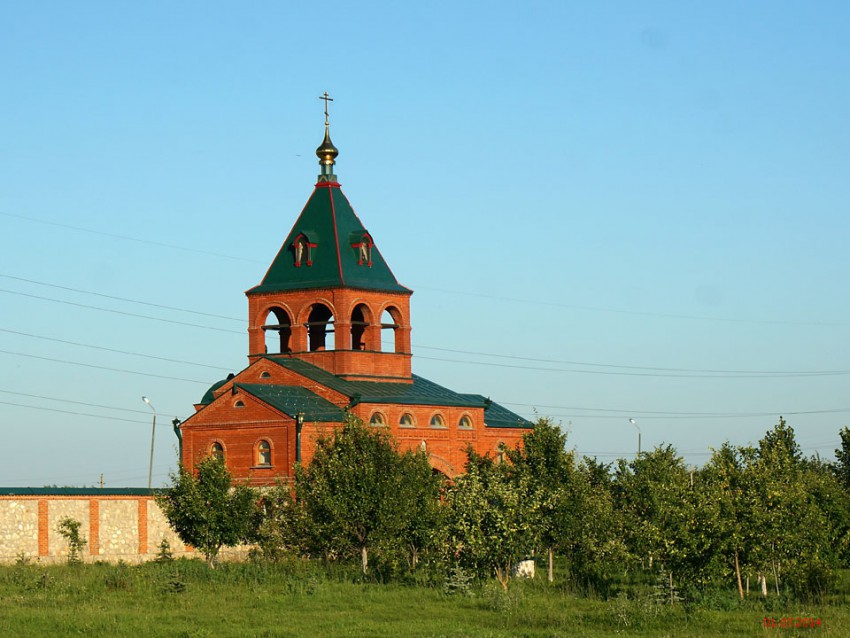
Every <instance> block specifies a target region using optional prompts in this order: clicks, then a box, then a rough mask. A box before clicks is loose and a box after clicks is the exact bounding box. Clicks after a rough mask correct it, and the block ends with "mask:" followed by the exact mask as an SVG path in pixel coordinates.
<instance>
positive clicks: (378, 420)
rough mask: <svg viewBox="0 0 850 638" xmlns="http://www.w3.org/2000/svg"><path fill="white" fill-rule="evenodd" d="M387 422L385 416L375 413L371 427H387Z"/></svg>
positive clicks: (370, 420)
mask: <svg viewBox="0 0 850 638" xmlns="http://www.w3.org/2000/svg"><path fill="white" fill-rule="evenodd" d="M386 424H387V422H386V420H385V419H384V415H383V414H381V413H380V412H375V413H373V414H372V418H371V419H369V425H386Z"/></svg>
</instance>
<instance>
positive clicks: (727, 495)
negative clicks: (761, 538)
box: [701, 443, 757, 599]
mask: <svg viewBox="0 0 850 638" xmlns="http://www.w3.org/2000/svg"><path fill="white" fill-rule="evenodd" d="M754 454H755V450H754V449H752V448H736V447H734V446H732V445H730V444H729V443H724V444H723V445H722V446H721V447H720V448H719V449H717V450H714V452H713V453H712V456H711V460H710V461H709V462H708V463H707V464H706V466H705V467H704V468H703V470H702V472H701V478H702V483H703V486H704V489H703V492H702V496H703V503H704V504H705V507H707V508H709V509H710V510H711V512H712V514H713V517H712V519H713V532H714V535H713V539H712V540H713V550H714V554H715V559H717V560H718V562H719V571H720V574H721V577H722V576H723V575H724V574H734V578H735V584H736V586H737V589H738V596H739V597H740V598H741V599H743V598H744V581H743V578H742V573H743V571H744V568H745V567H746V565H747V564H749V561H750V555H751V554H752V551H753V546H754V542H755V537H754V515H755V513H756V511H757V502H756V495H755V492H754V490H753V484H752V472H751V471H750V469H749V460H750V459H752V458H753V456H754Z"/></svg>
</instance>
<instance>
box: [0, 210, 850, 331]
mask: <svg viewBox="0 0 850 638" xmlns="http://www.w3.org/2000/svg"><path fill="white" fill-rule="evenodd" d="M0 215H4V216H6V217H12V218H15V219H22V220H26V221H30V222H35V223H38V224H46V225H48V226H57V227H60V228H68V229H70V230H76V231H79V232H83V233H91V234H93V235H102V236H104V237H110V238H113V239H123V240H126V241H133V242H137V243H141V244H148V245H152V246H159V247H161V248H171V249H173V250H180V251H184V252H192V253H198V254H201V255H208V256H211V257H223V258H225V259H233V260H236V261H244V262H250V263H255V264H264V265H265V264H267V262H266V261H260V260H257V259H249V258H246V257H238V256H235V255H229V254H226V253H217V252H211V251H206V250H199V249H196V248H188V247H186V246H179V245H176V244H167V243H164V242H158V241H152V240H148V239H140V238H138V237H130V236H127V235H119V234H115V233H107V232H103V231H99V230H94V229H92V228H84V227H82V226H72V225H70V224H62V223H59V222H53V221H48V220H44V219H38V218H35V217H28V216H26V215H17V214H14V213H6V212H0ZM414 287H415V288H416V289H418V290H431V291H434V292H441V293H445V294H452V295H461V296H463V297H478V298H482V299H493V300H496V301H507V302H511V303H521V304H534V305H538V306H550V307H556V308H571V309H574V310H585V311H590V312H603V313H612V314H624V315H634V316H641V317H662V318H666V319H682V320H687V321H710V322H711V321H717V322H724V323H746V324H756V325H761V324H767V325H788V326H850V322H846V321H845V322H838V321H791V320H782V319H741V318H735V317H709V316H704V315H687V314H675V313H663V312H650V311H640V310H628V309H623V308H605V307H600V306H584V305H579V304H568V303H561V302H556V301H541V300H540V299H521V298H517V297H508V296H504V295H492V294H486V293H481V292H471V291H461V290H452V289H448V288H438V287H433V286H418V285H417V286H414Z"/></svg>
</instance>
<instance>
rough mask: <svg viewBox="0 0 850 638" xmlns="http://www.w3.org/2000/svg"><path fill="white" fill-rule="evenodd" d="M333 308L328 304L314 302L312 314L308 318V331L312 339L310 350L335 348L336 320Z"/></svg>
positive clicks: (310, 339)
mask: <svg viewBox="0 0 850 638" xmlns="http://www.w3.org/2000/svg"><path fill="white" fill-rule="evenodd" d="M333 317H334V316H333V313H332V312H331V309H330V308H328V307H327V306H326V305H324V304H321V303H317V304H313V307H312V308H311V310H310V316H309V317H308V318H307V333H308V335H309V341H310V352H316V351H317V350H333V349H334V328H333V326H334V321H333Z"/></svg>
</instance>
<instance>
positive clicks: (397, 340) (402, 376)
mask: <svg viewBox="0 0 850 638" xmlns="http://www.w3.org/2000/svg"><path fill="white" fill-rule="evenodd" d="M320 99H322V100H324V101H325V135H324V139H323V140H322V143H321V145H319V147H318V148H317V149H316V155H317V156H318V158H319V166H320V172H319V176H318V180H317V182H316V185H315V187H314V189H313V193H312V194H311V195H310V198H309V199H308V200H307V204H306V205H305V206H304V209H303V210H302V211H301V214H300V215H299V216H298V219H297V220H296V221H295V225H294V226H293V227H292V230H290V231H289V235H288V236H287V237H286V240H285V241H284V243H283V245H282V246H281V248H280V250H279V251H278V253H277V256H276V257H275V258H274V261H273V262H272V264H271V266H269V269H268V271H267V272H266V275H265V277H263V280H262V282H261V283H260V284H259V285H257V286H255V287H253V288H251V289H250V290H248V291H247V292H246V293H245V294H246V295H247V296H248V344H249V346H248V347H249V351H248V357H249V359H250V360H251V361H254V360H256V359H258V358H260V357H266V356H268V357H289V358H298V359H303V360H304V361H307V362H309V363H312V364H313V365H316V366H318V367H320V368H322V369H324V370H327V371H328V372H330V373H332V374H334V375H337V376H339V377H342V378H343V379H349V380H360V381H383V382H388V381H389V382H399V383H412V382H413V378H412V375H411V352H410V351H411V347H410V330H411V328H410V295H411V294H412V292H413V291H412V290H410V289H409V288H406V287H404V286H402V285H400V284H399V283H398V281H396V278H395V276H394V275H393V274H392V271H390V268H389V266H388V265H387V263H386V262H385V261H384V258H383V257H382V256H381V253H380V251H379V250H378V247H377V245H376V244H375V241H374V239H373V238H372V235H371V233H369V231H368V230H366V228H365V227H364V225H363V223H362V222H361V221H360V219H359V218H358V217H357V215H356V214H355V212H354V209H353V208H352V207H351V204H350V203H349V201H348V199H347V198H346V197H345V195H344V194H343V193H342V190H341V188H340V184H339V182H338V181H337V177H336V175H335V174H334V166H335V164H336V158H337V156H338V155H339V151H338V150H337V148H336V147H335V146H334V145H333V142H331V137H330V124H329V119H328V102H331V101H332V98H330V97H329V96H328V94H327V93H325V94H324V96H322V98H320Z"/></svg>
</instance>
